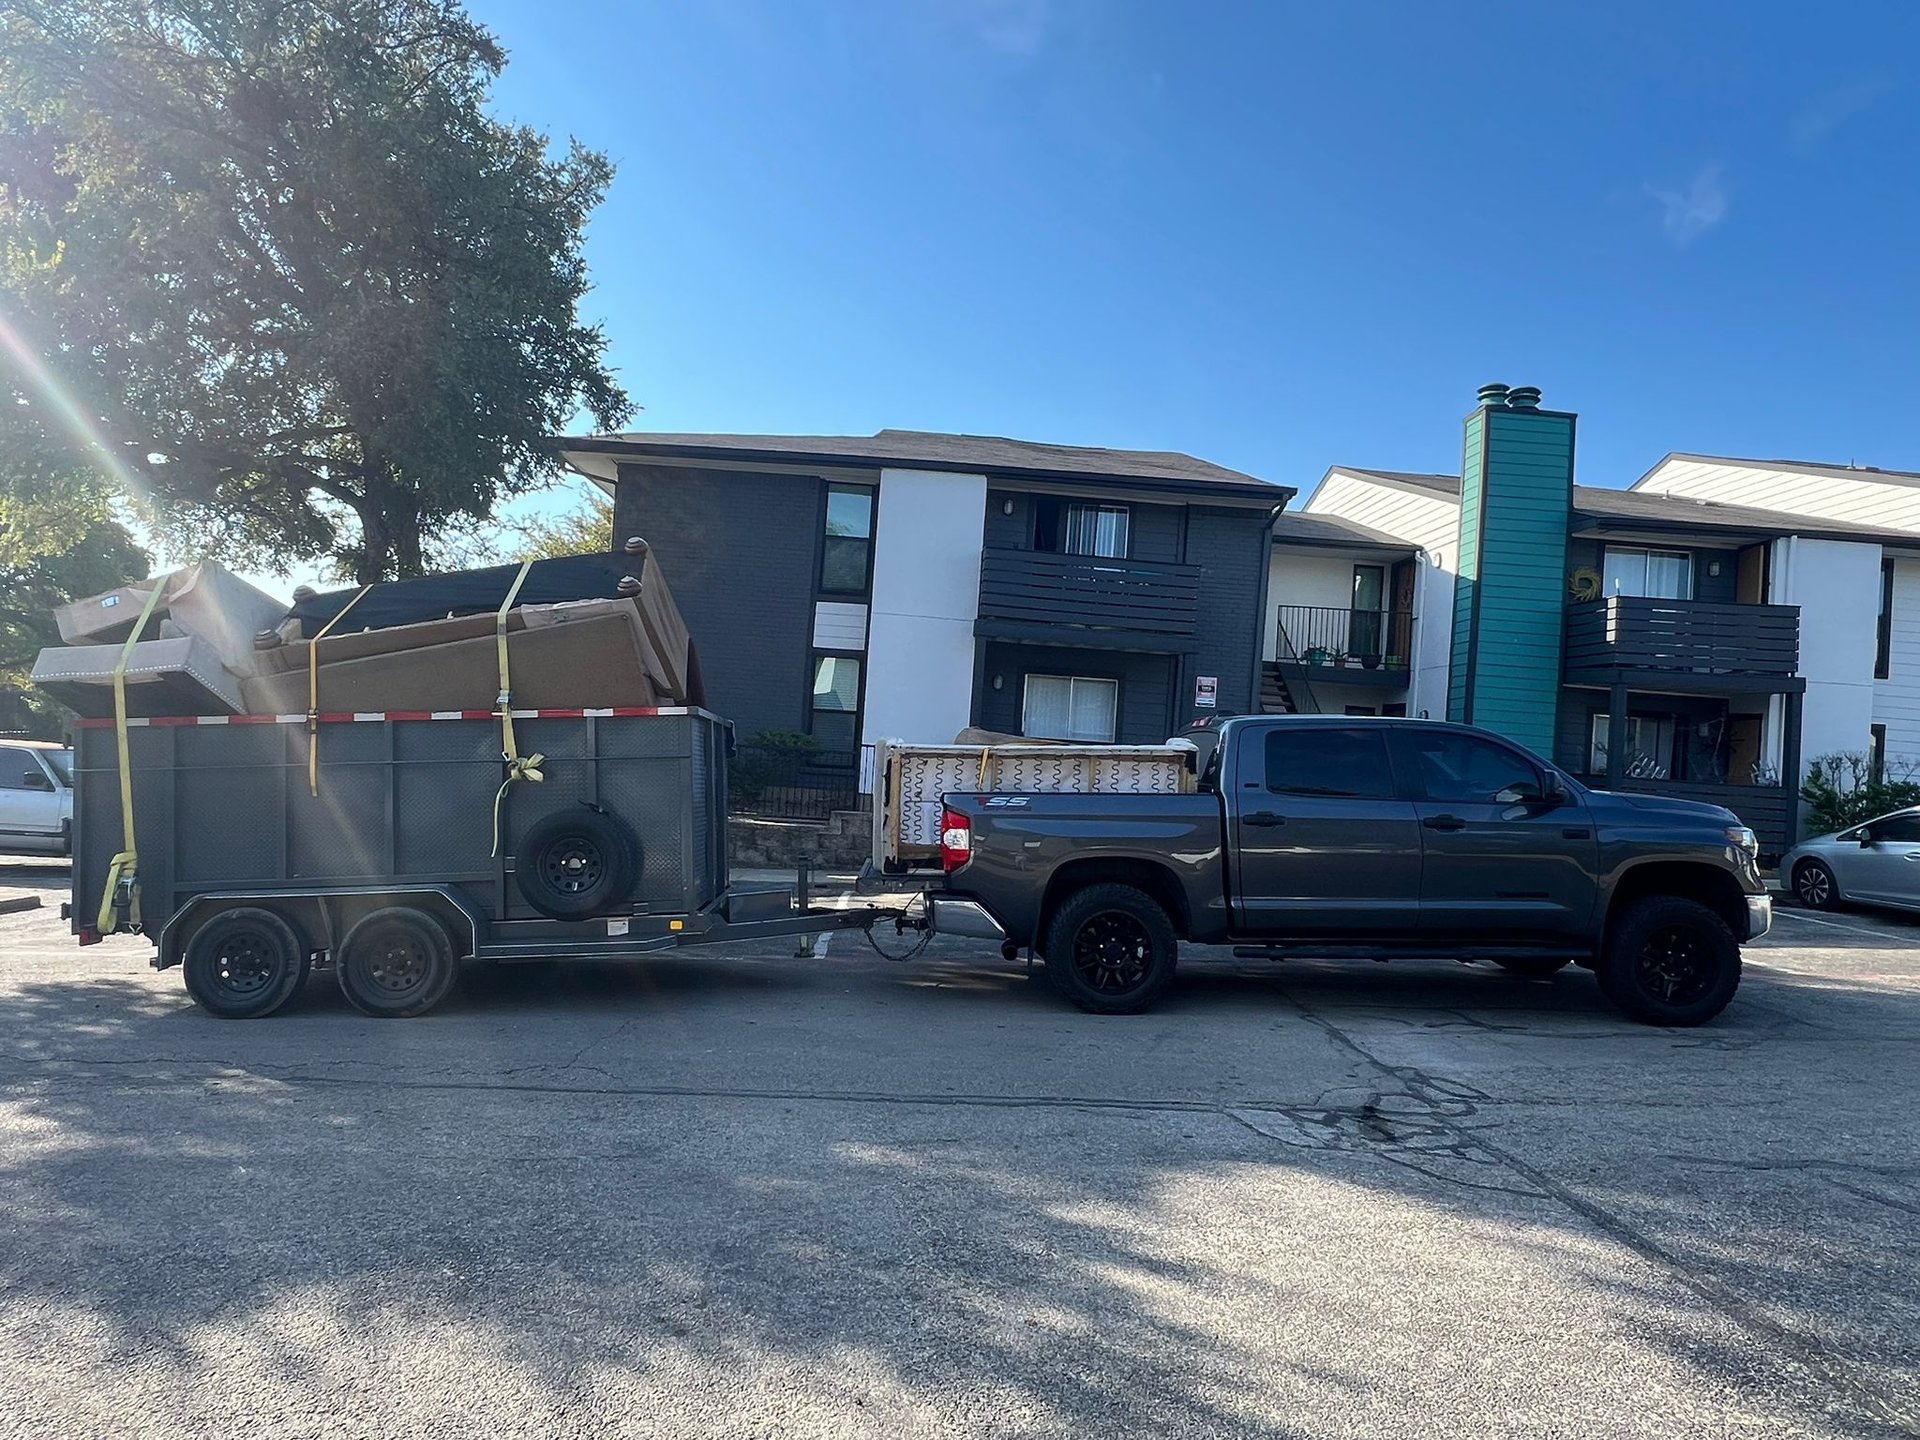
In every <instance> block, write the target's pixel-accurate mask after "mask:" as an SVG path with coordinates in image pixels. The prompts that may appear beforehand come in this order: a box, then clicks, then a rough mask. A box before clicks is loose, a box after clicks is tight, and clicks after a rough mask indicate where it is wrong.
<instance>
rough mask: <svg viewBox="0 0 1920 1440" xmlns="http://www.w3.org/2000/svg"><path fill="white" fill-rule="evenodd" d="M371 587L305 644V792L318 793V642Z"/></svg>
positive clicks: (356, 597)
mask: <svg viewBox="0 0 1920 1440" xmlns="http://www.w3.org/2000/svg"><path fill="white" fill-rule="evenodd" d="M372 588H373V586H371V585H367V586H364V587H362V589H361V591H360V593H359V594H358V595H356V596H354V597H353V598H352V599H351V600H349V601H347V603H346V604H344V605H342V606H341V607H340V613H339V614H338V615H335V616H334V617H333V618H332V619H331V620H329V621H327V623H326V624H324V625H322V626H321V627H320V633H319V634H318V635H316V636H314V637H313V639H311V640H309V641H308V642H307V793H308V794H309V795H318V794H319V793H320V642H321V641H322V640H324V639H326V638H327V632H328V631H329V630H331V629H333V627H334V626H336V625H338V624H339V623H340V622H341V621H342V620H344V619H346V618H347V611H349V610H351V609H352V608H353V607H354V606H356V605H358V604H359V603H360V602H361V601H362V600H364V599H365V598H366V594H367V591H368V590H371V589H372Z"/></svg>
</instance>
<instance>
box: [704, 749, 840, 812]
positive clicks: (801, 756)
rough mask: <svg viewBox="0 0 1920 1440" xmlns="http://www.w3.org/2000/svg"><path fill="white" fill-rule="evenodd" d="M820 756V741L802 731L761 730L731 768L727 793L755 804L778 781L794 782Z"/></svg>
mask: <svg viewBox="0 0 1920 1440" xmlns="http://www.w3.org/2000/svg"><path fill="white" fill-rule="evenodd" d="M819 753H820V742H819V741H818V740H816V739H814V738H813V736H811V735H807V734H803V733H802V732H800V731H798V730H761V731H758V732H756V733H755V735H754V736H753V738H752V739H751V740H749V741H747V742H746V744H744V745H742V746H741V747H740V750H739V753H738V754H736V755H735V756H734V757H733V759H732V760H731V761H729V762H728V765H727V794H728V796H729V798H730V799H731V800H732V801H733V802H734V803H736V804H741V805H751V804H752V803H754V802H755V801H756V800H758V799H760V798H761V797H762V796H763V795H765V794H766V792H767V789H768V787H769V786H771V785H773V784H774V783H776V782H777V781H783V780H784V781H788V782H791V780H792V778H793V775H794V773H795V772H796V771H797V770H798V769H799V767H800V766H801V765H803V764H805V763H806V762H807V761H808V760H810V759H812V758H813V757H814V756H815V755H817V754H819Z"/></svg>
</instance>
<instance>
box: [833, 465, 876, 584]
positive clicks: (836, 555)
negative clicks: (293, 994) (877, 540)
mask: <svg viewBox="0 0 1920 1440" xmlns="http://www.w3.org/2000/svg"><path fill="white" fill-rule="evenodd" d="M873 493H874V492H873V491H872V490H871V489H870V488H868V487H867V486H865V485H829V486H827V515H826V527H827V533H826V538H825V539H824V540H823V541H822V543H821V549H820V589H821V591H822V593H824V594H828V595H861V594H864V593H865V592H866V588H867V574H868V570H869V568H870V564H871V561H872V558H873Z"/></svg>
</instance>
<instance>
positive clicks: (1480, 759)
mask: <svg viewBox="0 0 1920 1440" xmlns="http://www.w3.org/2000/svg"><path fill="white" fill-rule="evenodd" d="M1395 741H1396V744H1397V745H1398V747H1399V754H1400V761H1401V766H1402V768H1403V769H1404V770H1406V771H1407V772H1408V773H1409V775H1410V778H1411V779H1412V782H1413V788H1414V793H1415V794H1416V796H1419V797H1421V798H1424V799H1427V800H1445V801H1453V802H1457V803H1460V804H1469V803H1479V804H1485V805H1493V804H1499V803H1501V801H1500V797H1501V795H1502V793H1503V792H1507V791H1510V790H1511V789H1512V788H1513V787H1514V786H1520V785H1523V786H1531V787H1534V789H1535V792H1536V793H1538V787H1539V785H1540V771H1539V769H1538V768H1537V767H1536V766H1534V765H1533V764H1532V763H1531V762H1530V761H1528V760H1526V759H1524V758H1522V757H1521V756H1519V755H1517V754H1515V753H1514V752H1513V751H1511V750H1509V749H1507V747H1506V746H1504V745H1496V744H1494V743H1493V741H1491V740H1483V739H1481V738H1480V737H1479V736H1478V735H1462V734H1460V733H1458V732H1457V731H1452V730H1435V731H1428V732H1426V733H1402V734H1398V735H1396V736H1395Z"/></svg>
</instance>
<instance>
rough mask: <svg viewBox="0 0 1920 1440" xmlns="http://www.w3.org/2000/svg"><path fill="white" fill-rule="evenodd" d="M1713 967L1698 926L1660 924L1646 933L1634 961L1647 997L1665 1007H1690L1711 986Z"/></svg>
mask: <svg viewBox="0 0 1920 1440" xmlns="http://www.w3.org/2000/svg"><path fill="white" fill-rule="evenodd" d="M1713 973H1714V965H1713V961H1712V959H1711V958H1710V957H1709V955H1708V954H1707V940H1706V936H1704V935H1703V934H1702V933H1701V932H1700V930H1699V928H1698V927H1696V926H1692V925H1686V924H1680V925H1662V926H1660V927H1659V928H1658V929H1655V930H1653V931H1652V932H1651V933H1649V934H1648V936H1647V938H1646V940H1645V941H1644V942H1643V943H1642V944H1641V946H1640V954H1639V956H1638V957H1637V958H1636V959H1635V961H1634V975H1635V978H1636V979H1638V981H1639V983H1640V985H1641V986H1642V987H1643V988H1644V989H1645V990H1646V992H1647V993H1648V994H1649V995H1653V996H1657V997H1658V998H1659V999H1660V1000H1661V1002H1662V1003H1664V1004H1667V1005H1692V1004H1694V1003H1695V1002H1697V1001H1698V1000H1699V999H1700V997H1701V996H1702V995H1704V994H1706V993H1707V989H1708V987H1709V986H1711V985H1712V983H1713Z"/></svg>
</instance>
